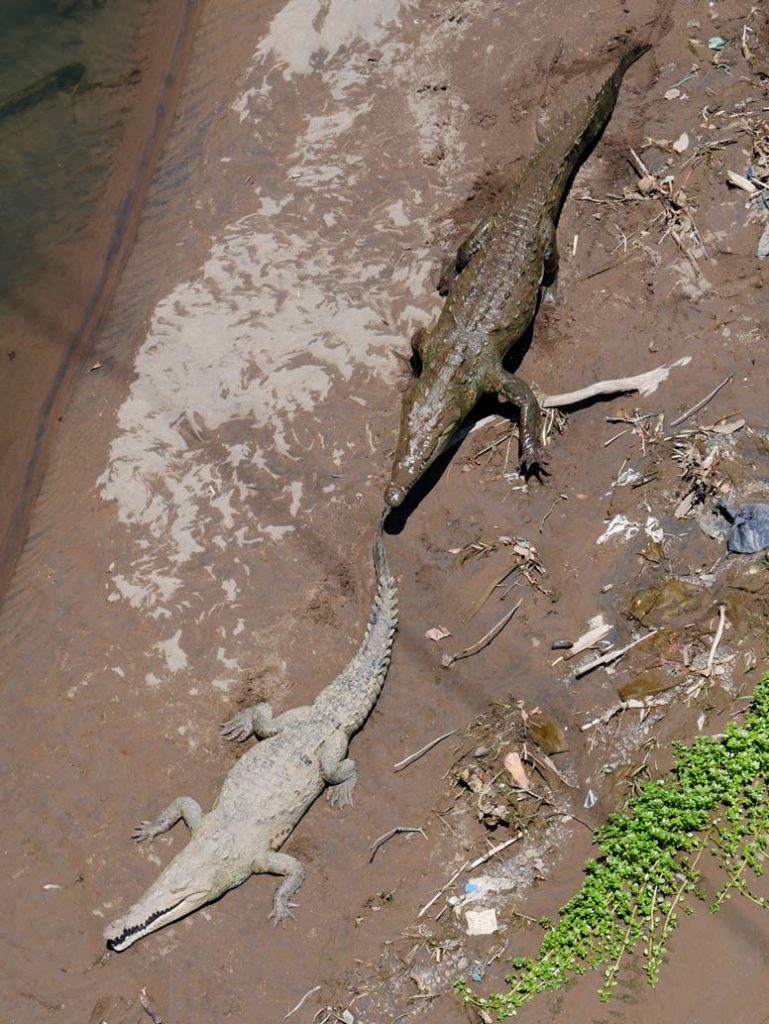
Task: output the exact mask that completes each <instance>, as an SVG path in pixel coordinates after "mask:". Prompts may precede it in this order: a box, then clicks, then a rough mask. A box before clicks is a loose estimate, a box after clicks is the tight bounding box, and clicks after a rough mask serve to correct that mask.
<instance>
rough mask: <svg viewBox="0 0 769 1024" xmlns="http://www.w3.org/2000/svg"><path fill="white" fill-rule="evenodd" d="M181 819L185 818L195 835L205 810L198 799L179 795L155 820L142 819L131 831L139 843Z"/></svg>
mask: <svg viewBox="0 0 769 1024" xmlns="http://www.w3.org/2000/svg"><path fill="white" fill-rule="evenodd" d="M181 819H183V820H184V824H185V825H186V826H187V828H188V829H189V830H190V832H191V833H192V835H193V836H194V835H195V833H196V832H197V830H198V829H199V828H200V823H201V822H202V821H203V811H202V810H201V809H200V804H199V803H198V802H197V800H193V799H192V797H189V796H180V797H178V798H177V799H176V800H174V801H173V803H170V804H169V805H168V807H166V809H165V810H164V811H163V813H162V814H159V815H158V816H157V818H155V820H154V821H142V822H141V823H140V824H139V825H137V826H136V828H135V829H134V830H133V832H132V833H131V838H132V839H134V840H135V841H136V842H137V843H140V842H141V841H142V840H143V839H154V838H155V836H159V835H160V834H161V833H162V832H167V831H168V830H169V829H170V828H173V827H174V825H175V824H176V823H177V821H179V820H181Z"/></svg>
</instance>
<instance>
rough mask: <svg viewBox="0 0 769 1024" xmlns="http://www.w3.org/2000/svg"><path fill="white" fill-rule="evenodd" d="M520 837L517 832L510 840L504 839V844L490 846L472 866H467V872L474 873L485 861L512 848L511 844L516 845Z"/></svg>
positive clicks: (520, 834) (521, 834) (521, 833)
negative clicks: (509, 847)
mask: <svg viewBox="0 0 769 1024" xmlns="http://www.w3.org/2000/svg"><path fill="white" fill-rule="evenodd" d="M522 836H523V832H518V833H517V834H516V835H514V836H513V838H512V839H506V840H505V841H504V843H500V844H499V845H498V846H492V848H491V849H490V850H487V852H486V853H484V854H483V855H482V856H481V857H478V858H477V859H476V860H474V861H473V862H472V864H468V865H467V870H468V871H475V869H476V868H479V867H480V866H481V864H485V863H486V861H487V860H491V858H492V857H496V855H497V854H498V853H501V852H502V851H503V850H506V849H507V848H508V846H512V845H513V843H517V842H518V840H519V839H521V838H522Z"/></svg>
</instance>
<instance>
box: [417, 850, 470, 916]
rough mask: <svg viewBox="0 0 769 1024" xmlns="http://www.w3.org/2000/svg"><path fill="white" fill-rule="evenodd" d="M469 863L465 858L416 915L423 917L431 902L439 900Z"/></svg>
mask: <svg viewBox="0 0 769 1024" xmlns="http://www.w3.org/2000/svg"><path fill="white" fill-rule="evenodd" d="M469 863H470V861H469V860H466V861H465V862H464V864H463V865H462V867H461V868H457V870H456V871H455V872H454V874H453V875H452V876H451V878H450V879H449V880H448V882H446V884H445V885H444V887H443V888H442V889H439V890H438V892H436V894H435V895H434V896H433V898H432V899H431V900H428V901H427V903H425V905H424V906H423V907H422V909H421V910H420V911H419V913H418V914H417V917H424V915H425V914H426V913H427V911H428V910H429V909H430V907H431V906H432V905H433V903H435V901H436V900H439V899H440V898H441V896H442V895H443V894H444V892H446V890H447V889H450V888H451V887H452V885H453V884H454V882H456V880H457V879H458V878H459V876H460V875H461V874H462V872H463V871H464V870H465V868H466V867H467V866H468V864H469Z"/></svg>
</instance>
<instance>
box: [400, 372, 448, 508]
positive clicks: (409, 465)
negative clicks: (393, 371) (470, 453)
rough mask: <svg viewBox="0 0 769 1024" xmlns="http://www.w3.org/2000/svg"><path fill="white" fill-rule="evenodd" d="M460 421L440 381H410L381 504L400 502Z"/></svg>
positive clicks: (444, 445)
mask: <svg viewBox="0 0 769 1024" xmlns="http://www.w3.org/2000/svg"><path fill="white" fill-rule="evenodd" d="M463 420H464V416H463V415H462V414H461V413H460V411H459V409H458V407H457V406H456V405H455V403H454V402H453V401H451V400H448V401H447V397H446V393H445V389H444V388H443V387H441V386H440V381H435V382H433V383H432V384H427V383H426V382H424V381H423V378H418V379H417V380H416V381H415V382H414V385H413V387H412V389H411V391H410V392H409V394H407V395H406V396H405V398H404V401H403V412H402V414H401V425H400V434H399V436H398V444H397V446H396V448H395V456H394V459H393V467H392V472H391V475H390V483H389V486H388V487H387V490H386V491H385V499H384V500H385V504H387V505H389V507H390V508H395V507H397V506H398V505H401V504H402V503H403V501H404V499H405V497H406V495H407V494H408V492H409V491H410V490H411V488H412V486H413V485H414V484H415V483H416V482H417V480H419V479H420V477H422V476H423V475H424V473H425V472H426V471H427V470H428V469H429V468H430V466H431V465H432V464H433V462H435V460H436V459H437V458H438V456H439V455H441V454H442V453H443V452H445V451H446V449H447V448H448V447H449V445H450V444H451V441H452V438H453V437H454V436H455V434H456V432H457V430H458V429H459V427H460V426H461V424H462V421H463Z"/></svg>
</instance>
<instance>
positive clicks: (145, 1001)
mask: <svg viewBox="0 0 769 1024" xmlns="http://www.w3.org/2000/svg"><path fill="white" fill-rule="evenodd" d="M139 1002H140V1003H141V1004H142V1008H143V1010H144V1012H145V1013H146V1014H147V1016H148V1017H149V1018H150V1019H151V1020H152V1024H163V1018H162V1017H161V1016H160V1011H159V1010H158V1008H157V1006H155V1004H154V1003H153V1001H152V999H151V998H150V997H149V996H148V995H147V989H146V988H143V989H142V990H141V992H140V993H139Z"/></svg>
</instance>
